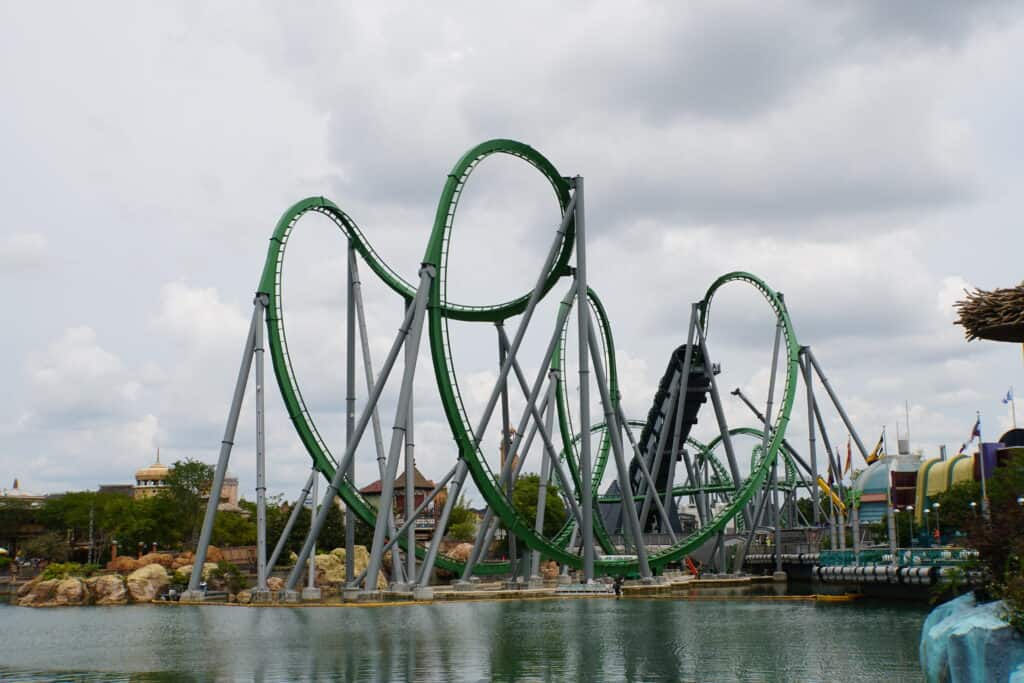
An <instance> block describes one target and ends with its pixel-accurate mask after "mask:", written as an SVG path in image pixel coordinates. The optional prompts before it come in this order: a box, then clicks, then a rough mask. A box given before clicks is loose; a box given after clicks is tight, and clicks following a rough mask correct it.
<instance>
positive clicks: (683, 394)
mask: <svg viewBox="0 0 1024 683" xmlns="http://www.w3.org/2000/svg"><path fill="white" fill-rule="evenodd" d="M696 328H697V305H696V304H693V305H691V306H690V324H689V327H688V329H687V331H686V351H684V352H683V369H682V375H681V377H680V380H679V401H678V403H679V405H678V408H677V412H676V428H675V432H674V433H673V434H672V453H673V454H675V453H682V455H683V465H684V466H685V467H686V476H687V477H689V478H690V481H692V482H693V483H694V484H695V485H696V484H699V483H700V482H696V481H693V467H692V465H691V463H690V456H689V454H688V453H687V452H686V444H684V443H683V442H682V435H683V415H684V414H685V412H686V401H687V398H688V396H689V389H690V371H691V369H692V368H693V338H694V333H695V332H696ZM672 462H673V465H672V467H673V475H674V468H675V464H674V463H675V460H674V459H673V461H672ZM672 481H674V480H672ZM670 490H671V487H670ZM696 503H697V510H698V517H699V519H700V523H701V526H703V525H704V524H705V523H706V520H705V515H704V511H703V508H704V507H705V505H704V503H706V501H705V496H704V493H703V492H698V493H697V495H696Z"/></svg>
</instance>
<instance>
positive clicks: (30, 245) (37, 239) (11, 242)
mask: <svg viewBox="0 0 1024 683" xmlns="http://www.w3.org/2000/svg"><path fill="white" fill-rule="evenodd" d="M47 246H48V245H47V241H46V237H45V236H44V235H41V234H39V233H38V232H16V233H13V234H10V235H5V236H3V237H0V272H10V271H15V272H17V271H26V270H32V269H37V268H39V267H41V266H42V265H44V264H45V263H46V256H47V252H48V249H47Z"/></svg>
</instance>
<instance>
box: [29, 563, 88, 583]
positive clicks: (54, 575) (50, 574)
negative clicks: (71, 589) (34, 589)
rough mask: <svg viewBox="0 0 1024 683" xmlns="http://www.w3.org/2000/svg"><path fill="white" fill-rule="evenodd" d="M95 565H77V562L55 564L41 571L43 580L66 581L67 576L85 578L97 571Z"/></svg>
mask: <svg viewBox="0 0 1024 683" xmlns="http://www.w3.org/2000/svg"><path fill="white" fill-rule="evenodd" d="M99 569H100V568H99V566H98V565H95V564H79V563H77V562H55V563H53V564H50V565H48V566H47V567H46V569H44V570H43V580H44V581H48V580H50V579H66V578H68V577H69V576H77V577H81V578H87V577H90V576H92V575H93V574H95V573H96V572H98V571H99Z"/></svg>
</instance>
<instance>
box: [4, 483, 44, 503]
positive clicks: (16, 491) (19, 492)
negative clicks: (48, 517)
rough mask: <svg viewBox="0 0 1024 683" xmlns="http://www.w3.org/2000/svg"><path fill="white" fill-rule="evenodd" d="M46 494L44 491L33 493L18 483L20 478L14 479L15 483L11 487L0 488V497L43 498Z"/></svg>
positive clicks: (19, 498) (18, 498)
mask: <svg viewBox="0 0 1024 683" xmlns="http://www.w3.org/2000/svg"><path fill="white" fill-rule="evenodd" d="M45 497H46V495H45V494H42V493H32V492H31V491H26V490H25V489H23V488H21V486H19V484H18V480H17V479H15V480H14V485H13V486H12V487H11V488H9V489H0V498H7V499H17V500H42V499H43V498H45Z"/></svg>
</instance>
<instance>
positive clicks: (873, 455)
mask: <svg viewBox="0 0 1024 683" xmlns="http://www.w3.org/2000/svg"><path fill="white" fill-rule="evenodd" d="M884 440H885V430H884V429H883V430H882V433H881V434H879V436H878V443H876V444H875V447H874V448H872V449H871V452H870V453H868V457H867V458H866V460H867V463H868V464H869V465H870V464H871V463H873V462H874V461H876V460H878V459H879V458H881V457H882V456H883V455H884V453H882V443H883V442H884Z"/></svg>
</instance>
